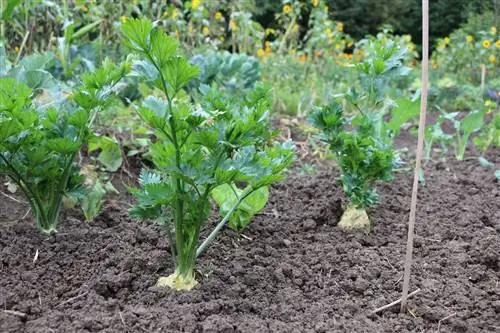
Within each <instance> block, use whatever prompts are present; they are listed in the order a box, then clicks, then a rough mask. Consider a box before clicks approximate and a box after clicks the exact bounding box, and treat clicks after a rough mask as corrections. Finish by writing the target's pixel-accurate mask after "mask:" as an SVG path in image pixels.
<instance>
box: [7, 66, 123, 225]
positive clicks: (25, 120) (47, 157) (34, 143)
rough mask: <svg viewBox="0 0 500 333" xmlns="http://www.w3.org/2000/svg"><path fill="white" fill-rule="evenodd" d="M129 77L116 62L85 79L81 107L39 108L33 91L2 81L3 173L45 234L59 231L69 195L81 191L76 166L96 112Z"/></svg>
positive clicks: (79, 92)
mask: <svg viewBox="0 0 500 333" xmlns="http://www.w3.org/2000/svg"><path fill="white" fill-rule="evenodd" d="M125 72H126V66H125V65H124V66H120V67H116V66H114V65H112V64H111V63H106V64H104V67H103V68H102V69H100V70H98V71H96V72H95V73H93V74H88V75H86V76H85V77H84V78H83V84H82V85H81V86H80V87H79V88H78V89H76V90H75V93H74V97H75V102H76V104H75V105H73V104H69V103H66V104H61V105H59V106H58V109H55V108H38V109H37V108H36V106H35V104H34V103H33V101H32V98H33V91H32V90H31V89H30V88H29V87H28V86H27V85H25V84H23V83H20V82H18V81H16V80H15V79H13V78H9V77H4V78H0V173H2V174H5V175H7V176H8V177H9V178H10V179H11V180H12V181H13V182H14V183H15V184H16V185H17V186H18V188H19V189H21V190H22V192H23V193H24V195H25V196H26V197H27V199H28V202H29V203H30V206H31V209H32V212H33V214H34V215H35V218H36V220H37V224H38V227H39V228H40V230H41V231H42V232H45V233H51V232H55V231H56V230H57V222H58V216H59V211H60V207H61V202H62V198H63V196H64V195H66V194H68V193H70V192H75V191H77V190H78V188H79V187H80V186H81V182H82V180H83V179H82V177H81V176H79V174H78V168H77V166H76V165H75V163H74V160H75V157H76V155H77V153H78V151H79V150H80V148H81V147H82V145H83V144H84V143H85V142H86V141H87V140H88V138H89V137H90V136H91V130H90V129H91V125H92V122H93V119H94V118H95V116H96V113H97V112H98V111H99V110H100V109H101V108H102V107H104V106H105V105H106V103H107V101H108V98H109V95H110V92H111V91H110V90H111V89H112V87H113V86H114V85H115V84H116V83H117V82H118V81H119V80H120V79H121V77H122V76H123V75H124V73H125Z"/></svg>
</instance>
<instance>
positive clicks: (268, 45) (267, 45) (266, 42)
mask: <svg viewBox="0 0 500 333" xmlns="http://www.w3.org/2000/svg"><path fill="white" fill-rule="evenodd" d="M264 45H265V46H266V48H268V47H271V42H270V41H268V40H266V41H265V42H264Z"/></svg>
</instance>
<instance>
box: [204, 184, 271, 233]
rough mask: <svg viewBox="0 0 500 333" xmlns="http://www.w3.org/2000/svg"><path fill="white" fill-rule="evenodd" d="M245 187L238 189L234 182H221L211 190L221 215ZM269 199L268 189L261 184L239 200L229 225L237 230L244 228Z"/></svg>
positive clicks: (229, 208) (235, 200)
mask: <svg viewBox="0 0 500 333" xmlns="http://www.w3.org/2000/svg"><path fill="white" fill-rule="evenodd" d="M246 190H247V189H246V188H245V189H239V188H238V187H236V185H235V184H222V185H220V186H217V187H216V188H214V189H213V190H212V193H211V194H212V198H213V199H214V200H215V202H216V203H217V205H219V207H220V212H221V215H222V216H224V215H227V213H228V212H229V211H230V210H231V207H233V206H234V205H235V204H236V203H237V202H238V200H239V198H240V197H241V196H242V194H243V193H245V191H246ZM268 199H269V189H268V187H267V186H263V187H261V188H259V189H257V190H255V191H254V192H253V193H252V194H250V195H248V196H247V197H246V198H245V199H244V200H242V201H241V203H240V205H239V206H237V208H236V210H235V211H234V212H233V214H232V216H231V218H230V220H229V226H230V227H231V228H233V229H235V230H236V231H238V232H241V231H242V230H243V229H244V228H246V227H247V226H248V225H249V224H250V222H251V220H252V218H253V217H254V215H255V214H257V213H258V212H260V211H261V210H262V209H263V208H264V206H265V205H266V203H267V200H268Z"/></svg>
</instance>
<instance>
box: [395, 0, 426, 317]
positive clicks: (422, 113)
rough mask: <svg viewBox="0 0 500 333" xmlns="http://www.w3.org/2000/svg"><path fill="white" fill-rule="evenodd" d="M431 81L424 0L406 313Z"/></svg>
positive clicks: (405, 283)
mask: <svg viewBox="0 0 500 333" xmlns="http://www.w3.org/2000/svg"><path fill="white" fill-rule="evenodd" d="M428 81H429V0H422V91H421V96H420V122H419V124H418V143H417V156H416V161H415V171H414V175H413V190H412V193H411V204H410V218H409V222H408V241H407V244H406V258H405V271H404V280H403V295H402V296H401V312H405V311H406V302H407V300H408V290H409V289H410V273H411V263H412V259H413V258H412V257H413V233H414V230H415V215H416V211H417V194H418V179H419V173H420V168H421V165H422V155H423V150H424V136H425V117H426V113H427V90H428Z"/></svg>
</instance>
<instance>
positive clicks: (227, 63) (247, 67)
mask: <svg viewBox="0 0 500 333" xmlns="http://www.w3.org/2000/svg"><path fill="white" fill-rule="evenodd" d="M190 62H191V64H193V65H196V66H198V67H199V68H200V74H199V76H198V78H197V79H195V80H193V81H191V83H190V87H192V88H193V89H196V88H199V86H200V85H202V84H206V85H214V84H216V85H217V86H219V87H220V88H221V89H224V90H225V91H228V92H229V93H231V94H239V95H240V96H241V95H243V94H245V93H246V92H248V90H249V89H252V88H253V87H254V86H255V84H256V82H257V81H258V80H259V79H260V63H259V61H258V60H257V58H255V57H252V56H248V55H246V54H236V53H229V52H227V51H224V52H214V51H212V52H209V53H208V54H207V55H201V54H198V55H195V56H194V57H192V58H191V60H190Z"/></svg>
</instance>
